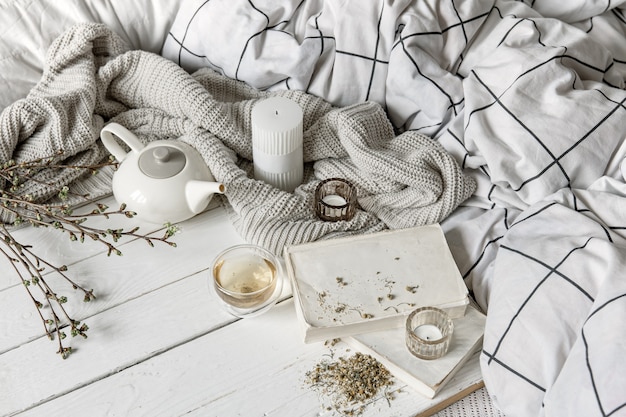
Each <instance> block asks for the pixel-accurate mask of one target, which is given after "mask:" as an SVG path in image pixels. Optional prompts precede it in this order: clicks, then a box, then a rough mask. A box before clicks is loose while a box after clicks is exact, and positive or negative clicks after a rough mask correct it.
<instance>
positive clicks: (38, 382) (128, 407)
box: [0, 208, 430, 417]
mask: <svg viewBox="0 0 626 417" xmlns="http://www.w3.org/2000/svg"><path fill="white" fill-rule="evenodd" d="M182 229H183V230H182V233H180V234H179V235H177V236H176V237H175V239H174V240H175V241H176V242H177V244H178V248H170V247H168V246H166V245H157V246H156V247H154V248H149V247H148V246H147V245H146V244H145V243H144V242H141V241H138V240H133V241H127V242H124V245H123V247H122V250H123V252H124V256H122V257H112V258H108V257H107V256H106V255H105V253H104V252H103V251H102V250H101V249H100V248H99V249H100V250H98V249H88V250H85V251H80V252H75V251H74V250H73V249H70V247H69V246H68V245H67V244H66V243H59V242H61V241H65V240H66V238H65V237H59V236H57V235H54V234H51V235H50V236H46V237H45V238H42V239H41V247H45V249H44V251H46V252H45V253H46V254H53V255H54V256H58V259H64V263H66V262H68V260H70V261H71V266H70V273H71V275H72V276H73V277H77V279H78V280H79V281H81V282H83V283H87V284H88V285H87V286H88V287H90V288H92V287H93V288H94V290H95V292H96V294H97V295H98V296H99V298H98V299H97V300H96V301H95V302H92V303H86V304H85V303H82V302H81V301H80V299H82V297H73V298H71V300H73V299H74V298H76V299H77V300H76V302H73V301H70V302H69V303H68V304H69V308H70V309H71V311H72V314H74V315H75V316H76V317H77V318H80V319H85V321H86V322H87V323H88V325H89V326H90V330H89V332H88V334H89V338H88V339H87V340H83V339H80V338H79V339H73V340H71V342H70V343H71V345H72V347H73V348H74V349H76V351H75V353H73V354H72V355H71V356H70V357H69V359H67V360H62V359H61V358H60V357H59V355H57V354H56V353H55V352H56V344H55V342H51V341H49V340H48V339H47V338H46V337H44V334H43V330H42V328H41V325H40V324H39V323H38V321H37V319H36V317H35V316H33V315H32V313H31V311H32V306H31V305H30V301H29V300H28V299H27V298H26V297H25V296H24V295H23V293H24V289H23V288H21V287H20V286H19V285H14V284H10V283H9V284H8V285H4V286H3V287H0V308H1V309H2V314H0V387H1V389H0V416H13V415H19V416H21V417H26V416H57V415H67V416H87V415H88V416H182V415H186V416H220V417H229V416H238V415H241V416H289V417H294V416H295V417H297V416H326V415H327V416H330V415H333V414H332V412H330V411H327V410H324V409H323V408H322V405H323V404H324V399H323V398H321V397H319V396H318V394H317V393H316V392H314V391H312V390H311V389H310V387H307V386H306V385H305V383H304V377H305V374H306V372H307V371H309V370H311V369H313V367H314V366H315V364H317V363H319V361H320V360H322V359H323V358H325V357H327V356H328V355H329V354H331V353H333V352H334V354H335V355H340V354H345V353H346V349H348V348H347V347H346V346H345V345H344V344H339V345H336V346H334V347H332V348H329V347H326V346H324V345H323V344H322V343H315V344H305V343H303V342H302V339H301V335H300V333H299V332H298V331H297V327H298V323H297V319H296V314H295V311H294V308H293V303H292V301H291V300H290V299H288V300H287V301H285V302H282V303H281V304H280V305H279V306H277V307H276V308H274V309H272V310H271V311H270V312H268V313H266V314H264V315H262V316H259V317H255V318H250V319H244V320H238V319H235V318H234V317H232V316H230V315H228V314H226V313H225V312H223V311H222V310H221V309H220V307H219V306H218V304H217V303H216V301H215V300H213V299H212V298H211V297H210V293H209V290H208V287H207V278H208V274H209V272H208V268H209V265H210V263H211V261H212V260H213V258H214V256H215V255H216V254H217V253H218V252H219V251H221V250H222V249H224V248H226V247H229V246H232V245H234V244H238V243H242V242H243V241H242V239H241V238H240V237H239V236H238V235H237V233H236V232H235V230H234V229H233V227H232V225H231V224H230V222H229V221H228V218H227V215H226V213H225V212H224V210H223V209H221V208H215V209H212V210H210V211H208V212H206V213H203V214H202V215H199V216H196V217H195V218H193V219H191V220H189V221H187V222H184V223H183V224H182ZM17 233H19V234H24V235H27V237H28V236H30V237H31V238H32V236H33V235H32V234H31V233H32V231H31V230H26V229H25V230H20V231H18V232H17ZM53 236H56V237H53ZM55 242H57V243H56V244H55ZM37 243H38V246H39V243H40V242H39V241H38V242H37ZM0 267H2V266H1V265H0ZM1 271H2V272H3V274H2V275H7V271H6V269H4V268H3V269H1ZM3 279H5V282H9V280H7V279H6V278H3ZM286 287H287V288H286V292H285V294H284V296H283V298H285V297H287V298H289V286H288V285H287V286H286ZM401 388H402V389H401V390H400V391H399V393H398V396H397V398H396V399H395V400H394V401H392V402H388V401H387V400H385V399H383V398H380V399H378V400H376V401H375V402H374V403H373V404H371V405H370V406H369V407H368V408H367V410H366V412H365V414H363V416H364V417H368V416H378V415H386V416H387V415H388V416H392V415H393V416H412V415H414V414H416V412H417V411H418V410H419V409H420V408H423V407H424V406H427V405H428V404H430V403H429V401H430V400H428V399H426V398H425V397H422V396H420V395H419V394H417V393H415V392H413V391H412V390H411V389H409V388H406V387H401Z"/></svg>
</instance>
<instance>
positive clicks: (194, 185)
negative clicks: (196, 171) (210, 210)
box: [185, 180, 224, 214]
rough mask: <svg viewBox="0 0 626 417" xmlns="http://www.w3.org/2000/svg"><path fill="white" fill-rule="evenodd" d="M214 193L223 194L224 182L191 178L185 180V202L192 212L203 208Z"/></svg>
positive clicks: (197, 211)
mask: <svg viewBox="0 0 626 417" xmlns="http://www.w3.org/2000/svg"><path fill="white" fill-rule="evenodd" d="M215 193H219V194H223V193H224V184H222V183H221V182H213V181H199V180H192V181H189V182H187V185H186V186H185V197H186V198H187V204H188V205H189V209H190V210H191V211H192V212H193V213H194V214H198V213H200V212H201V211H202V210H204V209H205V208H206V207H207V206H208V205H209V202H210V201H211V197H213V194H215Z"/></svg>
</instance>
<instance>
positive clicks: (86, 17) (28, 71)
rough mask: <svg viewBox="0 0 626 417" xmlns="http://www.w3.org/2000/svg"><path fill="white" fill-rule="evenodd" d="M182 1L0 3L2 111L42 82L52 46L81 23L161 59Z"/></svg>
mask: <svg viewBox="0 0 626 417" xmlns="http://www.w3.org/2000/svg"><path fill="white" fill-rule="evenodd" d="M179 4H180V0H152V1H135V0H133V1H115V0H61V1H48V0H0V111H2V110H3V109H4V108H5V107H7V106H8V105H9V104H11V103H13V102H14V101H15V100H18V99H20V98H23V97H25V96H26V95H27V94H28V92H29V91H30V89H31V88H33V87H34V86H35V84H36V83H37V82H39V80H40V79H41V75H42V72H43V68H44V60H45V57H46V52H47V51H48V48H49V47H50V45H51V44H52V42H53V41H54V40H55V39H56V38H57V37H59V36H60V35H61V34H62V33H64V32H65V31H66V30H68V29H69V28H70V27H71V26H73V25H74V24H76V23H80V22H99V23H104V24H106V25H107V26H109V27H110V28H111V29H113V30H114V31H115V32H116V33H117V34H118V35H120V36H121V37H122V39H124V40H125V41H126V42H128V44H129V45H130V46H131V47H133V48H136V49H143V50H146V51H152V52H156V53H158V52H159V51H160V50H161V47H162V45H163V42H164V40H165V36H166V35H167V32H168V30H169V27H170V26H171V25H172V22H173V20H174V17H175V16H176V12H177V11H178V7H179Z"/></svg>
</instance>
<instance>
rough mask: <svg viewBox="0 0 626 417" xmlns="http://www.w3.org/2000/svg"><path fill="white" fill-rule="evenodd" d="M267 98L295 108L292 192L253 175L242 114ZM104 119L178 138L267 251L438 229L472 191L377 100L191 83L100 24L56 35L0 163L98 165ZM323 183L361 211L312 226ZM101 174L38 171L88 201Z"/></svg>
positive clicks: (140, 132)
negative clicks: (335, 181)
mask: <svg viewBox="0 0 626 417" xmlns="http://www.w3.org/2000/svg"><path fill="white" fill-rule="evenodd" d="M272 95H284V96H287V97H289V98H291V99H293V100H295V101H296V102H298V103H299V105H300V106H301V107H302V109H303V113H304V159H305V178H304V181H303V184H302V185H301V186H299V187H298V188H297V189H296V190H295V191H294V192H293V193H287V192H283V191H280V190H278V189H276V188H274V187H272V186H271V185H268V184H266V183H263V182H260V181H257V180H255V179H254V178H253V175H252V162H251V161H252V141H251V133H250V132H251V121H250V114H251V109H252V107H253V105H254V104H255V103H256V102H257V101H258V100H260V99H263V98H266V97H269V96H272ZM109 121H115V122H117V123H120V124H122V125H124V126H126V127H127V128H128V129H130V130H132V131H133V132H134V133H136V134H137V136H138V137H139V138H140V140H142V141H143V142H144V143H147V142H149V141H153V140H159V139H172V138H179V139H180V140H183V141H185V142H187V143H189V144H191V145H192V146H194V147H195V148H196V149H197V150H198V151H199V152H200V153H201V154H202V156H203V157H204V160H205V161H206V163H207V165H208V166H209V168H210V169H211V172H212V173H213V175H214V176H215V178H216V179H217V180H218V181H221V182H223V183H224V184H225V186H226V192H225V194H224V195H223V196H220V197H218V198H220V199H221V200H222V202H223V204H224V205H225V207H226V208H227V210H228V212H229V214H230V218H231V220H232V222H233V224H234V226H235V227H236V229H237V230H238V231H239V233H240V234H241V235H242V237H243V238H244V239H245V240H247V241H249V242H251V243H256V244H260V245H262V246H264V247H266V248H268V249H269V250H271V251H273V252H275V253H281V251H282V248H283V247H284V246H285V245H289V244H297V243H302V242H307V241H313V240H318V239H322V238H329V237H333V236H339V235H345V234H356V233H370V232H374V231H378V230H382V229H386V228H405V227H412V226H418V225H425V224H431V223H437V222H439V221H441V220H443V219H444V218H445V217H446V216H448V215H449V214H450V213H451V212H452V211H453V210H454V209H455V208H456V207H457V206H458V205H459V204H461V203H462V202H463V201H464V200H466V199H467V198H468V197H469V196H470V195H471V194H472V193H473V191H474V190H475V183H474V181H473V180H472V179H471V178H469V177H467V176H465V175H464V174H463V173H462V171H461V169H460V167H459V166H458V164H457V163H456V161H455V160H454V159H453V158H452V156H451V155H449V154H448V153H447V152H446V151H445V150H444V149H443V147H442V146H440V145H439V144H438V143H437V142H435V141H433V140H432V139H430V138H428V137H425V136H423V135H421V134H419V133H416V132H410V131H409V132H404V133H402V134H399V135H396V134H394V131H393V128H392V126H391V124H390V122H389V121H388V119H387V116H386V114H385V111H384V109H382V108H381V107H380V106H379V105H378V104H375V103H371V102H365V103H358V104H354V105H352V106H349V107H344V108H336V107H332V106H331V105H330V104H328V103H327V102H325V101H324V100H322V99H320V98H317V97H315V96H312V95H309V94H306V93H303V92H298V91H281V92H272V93H268V92H261V91H257V90H255V89H253V88H250V87H248V86H247V85H245V84H243V83H241V82H238V81H235V80H232V79H229V78H226V77H224V76H221V75H219V74H217V73H215V72H213V71H211V70H200V71H198V72H196V73H194V74H192V75H190V74H188V73H187V72H185V71H184V70H183V69H181V68H180V67H178V66H177V65H176V64H174V63H172V62H171V61H169V60H166V59H165V58H163V57H161V56H158V55H155V54H152V53H148V52H145V51H133V50H130V49H129V48H128V46H127V45H125V44H124V42H123V41H122V40H121V39H120V38H119V37H118V36H117V35H116V34H115V33H113V32H112V31H111V30H110V29H108V28H107V27H106V26H103V25H100V24H81V25H78V26H75V27H73V28H72V29H70V30H69V31H67V32H66V33H65V34H63V35H62V36H61V37H59V38H58V39H57V40H56V41H55V42H54V44H53V45H52V46H51V48H50V50H49V52H48V56H47V62H46V68H45V71H44V74H43V76H42V79H41V81H40V82H39V83H38V85H37V86H36V87H35V88H34V89H33V90H32V91H31V93H30V94H29V95H28V97H26V98H25V99H22V100H20V101H17V102H15V103H14V104H13V105H11V106H9V107H7V108H6V109H5V111H4V112H3V113H2V114H1V115H0V163H3V162H6V161H8V160H9V159H11V158H13V159H15V160H17V161H26V160H31V159H34V158H38V157H48V156H50V155H53V154H55V153H56V152H58V151H63V152H64V153H63V155H62V156H59V158H62V159H63V160H65V161H66V162H69V163H72V164H77V165H87V164H91V163H96V162H98V161H101V160H102V159H103V158H105V157H107V156H108V154H107V152H106V150H105V149H104V148H103V147H102V145H101V143H100V142H99V140H98V138H99V133H100V129H101V128H102V127H103V125H104V124H105V123H106V122H109ZM328 177H342V178H346V179H349V180H350V181H352V182H353V183H354V184H355V185H356V186H357V188H358V201H359V204H360V207H361V209H360V210H359V211H358V213H357V215H356V216H355V217H354V218H353V219H352V220H350V221H348V222H324V221H321V220H319V219H317V218H316V216H315V213H314V210H313V204H312V200H313V191H314V189H315V187H316V185H317V184H318V183H319V181H320V180H321V179H324V178H328ZM101 178H102V177H97V178H93V177H86V176H84V175H83V174H82V173H81V172H80V171H73V170H61V171H58V170H57V171H53V170H50V171H49V172H46V173H43V174H42V179H46V180H47V181H48V182H50V181H53V182H55V183H57V184H58V183H61V184H69V185H71V186H72V187H74V188H76V189H79V190H81V191H83V192H84V191H88V192H89V193H90V195H91V196H92V197H94V198H95V197H99V196H102V195H104V194H106V193H108V192H110V182H109V178H110V177H106V176H105V178H106V179H105V180H104V181H103V180H102V179H101ZM23 192H25V193H26V192H27V193H29V194H31V195H33V196H34V198H35V199H36V200H37V201H43V202H45V201H47V200H49V199H50V198H53V197H54V194H55V193H54V191H53V190H51V189H48V188H47V187H45V186H44V185H42V183H41V182H40V181H32V182H30V183H28V184H26V187H25V188H24V191H23ZM5 221H6V219H5Z"/></svg>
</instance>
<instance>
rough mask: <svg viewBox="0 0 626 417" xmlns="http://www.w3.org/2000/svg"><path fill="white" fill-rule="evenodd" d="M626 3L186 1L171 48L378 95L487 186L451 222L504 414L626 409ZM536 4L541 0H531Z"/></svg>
mask: <svg viewBox="0 0 626 417" xmlns="http://www.w3.org/2000/svg"><path fill="white" fill-rule="evenodd" d="M625 3H626V2H625V1H582V0H577V1H568V2H564V1H560V0H551V1H548V0H545V1H525V2H521V1H503V0H474V1H458V0H457V1H452V0H443V1H440V0H421V1H394V2H390V1H370V2H357V1H344V2H338V1H334V0H327V1H324V0H313V1H307V2H300V1H286V0H283V1H281V2H280V6H281V7H276V4H277V2H273V3H272V7H271V11H270V7H269V6H266V5H265V4H264V3H261V2H249V1H243V0H228V1H227V0H213V1H211V2H206V1H200V0H186V1H184V2H183V3H182V6H181V10H180V13H179V15H178V16H177V19H176V21H175V23H174V25H173V27H172V29H171V32H170V34H169V35H168V37H167V40H166V43H165V46H164V49H163V53H164V55H165V56H167V57H169V58H170V59H172V60H174V61H175V62H178V63H179V64H181V65H183V66H184V67H186V68H187V69H188V70H189V71H193V70H195V69H197V68H200V67H203V66H210V67H212V68H214V69H216V70H218V71H221V72H222V73H223V74H225V75H227V76H229V77H232V78H237V79H239V80H243V81H245V82H247V83H249V84H250V85H252V86H254V87H257V88H259V89H270V90H272V89H284V88H289V89H303V90H306V91H308V92H310V93H313V94H316V95H319V96H321V97H324V98H326V99H327V100H329V101H331V102H332V103H334V104H335V105H338V106H343V105H347V104H350V103H353V102H358V101H362V100H374V101H377V102H379V103H381V104H383V105H384V106H385V107H386V109H387V111H388V113H389V115H390V118H391V120H392V121H393V123H394V125H395V126H396V128H397V129H398V130H404V129H415V130H418V131H420V132H422V133H425V134H428V135H430V136H432V137H433V138H434V139H435V140H438V141H440V142H441V143H442V144H443V145H444V146H445V147H446V149H448V150H449V151H450V152H451V153H452V154H453V155H455V156H456V158H457V160H458V161H459V163H460V164H462V165H463V167H464V168H465V169H466V171H467V172H469V173H472V175H473V176H474V177H475V178H476V179H477V181H478V182H479V188H478V191H477V192H476V195H475V196H474V197H473V198H472V200H471V201H468V206H469V207H466V208H462V209H459V210H458V211H457V213H455V214H454V215H453V216H451V217H450V218H449V219H448V220H447V221H446V222H445V223H444V227H445V228H446V230H447V237H448V239H449V242H450V245H451V246H452V249H453V251H454V254H455V257H456V260H457V262H458V264H459V266H460V268H461V271H462V273H463V274H464V276H465V279H466V282H467V284H468V286H469V287H470V289H471V290H472V291H473V293H474V295H475V297H476V299H477V300H478V301H479V302H480V303H481V305H482V306H483V307H485V308H487V309H488V324H487V329H486V337H485V343H484V350H483V355H482V362H481V364H482V369H483V374H484V377H485V381H486V384H487V387H488V389H489V392H490V393H491V394H492V395H493V398H494V401H495V403H496V404H497V405H498V406H499V407H500V408H501V409H502V410H503V411H504V412H505V414H506V415H507V416H544V415H545V416H566V415H568V416H569V415H573V416H586V417H587V416H609V415H611V416H617V415H626V365H625V363H626V362H625V361H624V357H626V331H625V329H626V327H625V326H624V320H625V319H626V264H625V262H626V249H625V248H626V240H625V236H626V235H625V234H624V232H625V230H626V216H625V213H626V199H625V198H624V197H625V196H626V185H625V184H624V178H623V177H622V175H621V173H620V170H619V164H620V162H621V160H622V159H623V158H624V156H625V152H626V147H625V146H623V142H624V138H625V137H626V90H624V87H625V82H626V5H625ZM531 6H532V7H531Z"/></svg>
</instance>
